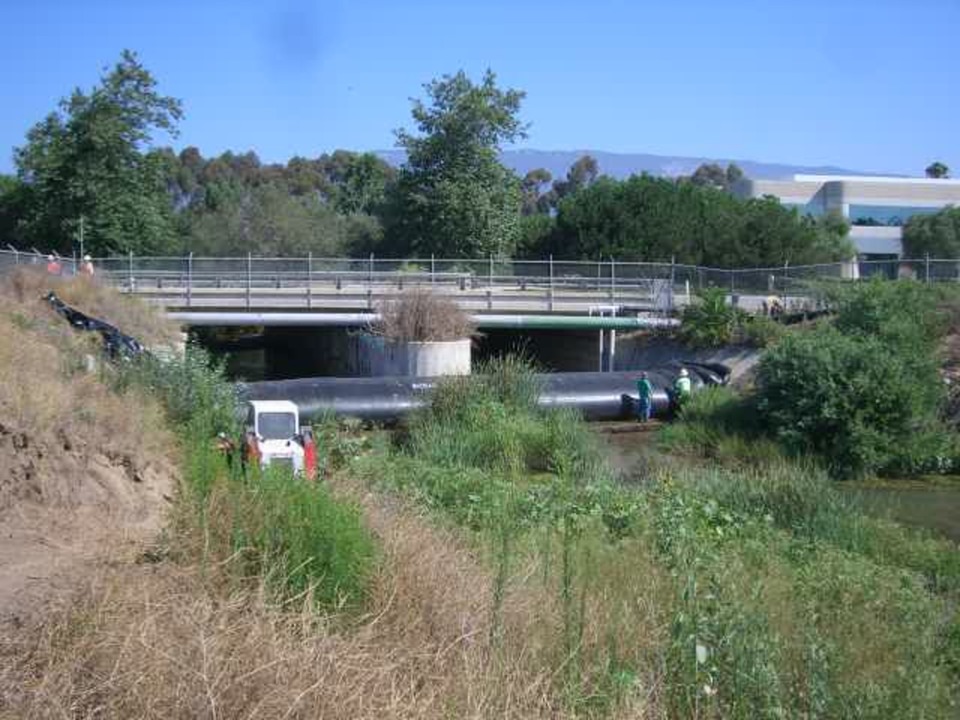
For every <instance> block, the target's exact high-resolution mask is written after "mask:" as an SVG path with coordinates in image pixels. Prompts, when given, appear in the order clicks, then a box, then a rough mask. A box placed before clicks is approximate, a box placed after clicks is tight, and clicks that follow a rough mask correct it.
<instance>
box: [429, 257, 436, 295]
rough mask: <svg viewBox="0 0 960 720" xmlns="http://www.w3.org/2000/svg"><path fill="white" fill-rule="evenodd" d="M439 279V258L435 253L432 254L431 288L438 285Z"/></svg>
mask: <svg viewBox="0 0 960 720" xmlns="http://www.w3.org/2000/svg"><path fill="white" fill-rule="evenodd" d="M436 277H437V258H436V256H435V255H434V254H433V253H430V287H431V288H432V287H433V286H434V284H435V283H436Z"/></svg>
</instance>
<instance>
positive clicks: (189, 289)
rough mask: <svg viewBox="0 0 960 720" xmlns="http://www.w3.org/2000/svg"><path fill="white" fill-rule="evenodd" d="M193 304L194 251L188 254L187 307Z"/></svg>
mask: <svg viewBox="0 0 960 720" xmlns="http://www.w3.org/2000/svg"><path fill="white" fill-rule="evenodd" d="M192 304H193V253H192V252H191V253H190V254H189V255H188V256H187V307H190V306H191V305H192Z"/></svg>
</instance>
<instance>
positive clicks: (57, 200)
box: [15, 50, 182, 254]
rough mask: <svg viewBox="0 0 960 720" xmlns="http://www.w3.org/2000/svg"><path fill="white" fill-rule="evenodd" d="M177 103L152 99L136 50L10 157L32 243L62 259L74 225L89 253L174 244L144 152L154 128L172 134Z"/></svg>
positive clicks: (155, 165)
mask: <svg viewBox="0 0 960 720" xmlns="http://www.w3.org/2000/svg"><path fill="white" fill-rule="evenodd" d="M181 116H182V110H181V105H180V101H179V100H177V99H175V98H172V97H167V96H164V95H161V94H159V93H158V92H157V89H156V81H155V80H154V78H153V76H152V75H151V74H150V73H149V71H148V70H147V69H146V68H144V67H143V65H141V64H140V61H139V60H138V59H137V56H136V54H135V53H133V52H131V51H129V50H124V51H123V53H122V54H121V57H120V60H119V62H118V63H117V64H116V65H115V66H114V67H113V69H112V70H110V72H108V73H107V74H105V75H104V76H103V77H102V78H101V81H100V84H99V85H97V86H96V87H94V88H93V89H92V90H91V91H90V92H89V93H84V92H82V91H80V90H75V91H74V92H73V94H72V95H71V96H70V97H69V98H68V99H64V100H63V101H61V103H60V107H59V109H58V110H57V111H54V112H52V113H51V114H50V115H48V116H47V117H46V118H45V119H44V120H43V121H41V122H39V123H37V125H35V126H34V127H33V128H32V129H31V130H30V131H29V133H28V134H27V144H26V145H24V146H23V147H20V148H18V149H17V150H16V152H15V161H16V165H17V172H18V176H19V178H20V179H21V181H22V182H23V183H25V184H26V185H27V186H28V187H29V189H30V190H29V204H28V207H27V208H25V216H24V218H23V221H24V225H25V232H26V235H27V236H28V238H29V239H30V241H31V242H34V243H36V244H38V245H42V246H47V247H53V248H56V249H59V250H61V251H63V252H68V251H69V250H70V248H71V246H72V245H73V243H74V236H75V234H76V231H77V229H78V225H79V223H80V219H81V218H84V221H85V239H86V246H87V248H88V249H89V250H90V251H91V252H93V253H95V254H103V253H111V252H124V251H127V250H134V251H137V252H156V251H162V250H164V249H165V248H168V247H169V246H170V245H171V244H172V243H173V242H174V240H175V224H174V219H173V214H172V207H171V203H170V198H169V195H168V193H167V188H166V186H165V175H164V162H165V161H164V158H163V157H162V156H161V155H159V154H157V153H152V152H148V151H149V149H150V145H151V142H152V139H153V135H154V133H155V132H157V131H163V132H166V133H168V134H169V135H171V136H176V133H177V122H178V121H179V120H180V118H181Z"/></svg>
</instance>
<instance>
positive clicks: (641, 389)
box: [637, 372, 653, 422]
mask: <svg viewBox="0 0 960 720" xmlns="http://www.w3.org/2000/svg"><path fill="white" fill-rule="evenodd" d="M652 413H653V385H651V384H650V381H649V380H648V379H647V373H646V372H642V373H640V379H639V380H637V420H639V421H640V422H647V420H649V419H650V415H651V414H652Z"/></svg>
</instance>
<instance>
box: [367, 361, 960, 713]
mask: <svg viewBox="0 0 960 720" xmlns="http://www.w3.org/2000/svg"><path fill="white" fill-rule="evenodd" d="M534 391H535V384H534V383H533V378H532V376H531V374H530V373H529V372H528V371H526V370H525V369H524V368H523V365H522V364H518V363H516V362H512V363H510V364H508V365H506V366H504V365H500V364H494V365H493V366H491V367H490V368H488V372H487V373H486V374H484V375H480V376H475V377H473V378H470V379H460V380H456V381H452V382H450V383H448V384H446V385H444V386H441V387H440V388H439V389H438V391H437V393H436V395H435V397H434V400H433V403H432V405H431V407H429V408H428V409H426V410H424V411H423V412H422V413H421V414H420V415H418V416H417V417H416V418H415V419H414V420H413V421H412V422H410V424H409V426H408V427H407V431H406V433H404V434H403V435H402V437H401V439H400V440H399V442H398V444H397V445H396V446H395V447H393V448H389V447H386V448H381V449H379V450H378V451H376V452H374V453H373V454H371V455H368V456H366V457H364V458H362V459H361V460H360V461H359V462H358V463H356V464H355V465H353V466H352V471H353V472H357V473H359V474H361V475H362V476H363V477H364V478H366V480H367V481H368V482H369V483H371V484H372V485H374V486H376V487H379V488H385V489H393V490H394V491H397V492H401V493H404V494H406V495H408V496H410V497H413V498H415V499H416V500H417V501H418V502H420V503H422V504H423V505H425V506H426V507H428V508H431V509H432V510H433V511H434V512H435V513H436V514H437V517H438V519H441V520H444V519H446V520H449V521H451V522H453V523H455V524H456V525H458V526H462V527H464V528H466V529H469V530H470V531H472V534H473V536H474V538H475V541H476V543H477V545H478V548H479V549H480V550H482V551H483V552H484V554H485V556H486V557H487V558H488V561H489V563H490V564H491V565H492V567H493V568H494V569H495V573H494V578H493V580H492V583H493V584H492V587H491V588H490V592H491V594H492V597H493V598H494V607H495V609H497V612H498V613H499V614H498V615H497V617H495V618H494V620H493V628H492V630H491V632H493V633H494V636H495V637H496V633H497V632H498V630H497V628H498V627H500V626H501V624H502V623H503V622H506V619H505V613H506V607H507V605H506V603H507V599H508V598H509V597H511V593H517V592H521V591H522V592H526V593H533V592H536V593H539V594H540V596H541V597H542V599H541V600H540V606H539V609H538V612H539V613H541V614H542V615H543V616H544V617H545V618H548V619H547V620H545V623H544V625H545V626H544V627H538V628H537V629H536V630H535V631H532V632H534V633H535V634H534V636H533V637H531V638H529V639H528V640H529V649H528V650H527V652H528V653H530V654H531V656H532V660H533V661H535V662H537V663H543V664H546V666H547V667H549V668H553V673H552V676H553V677H554V681H553V682H554V685H555V688H556V691H557V692H559V696H560V697H562V698H564V704H565V705H566V706H568V708H569V709H570V710H571V711H573V712H574V713H575V714H583V715H588V716H594V715H613V716H616V715H618V714H620V713H622V712H625V711H627V709H628V708H631V707H636V702H637V698H638V697H639V696H644V697H655V700H654V702H655V703H657V704H659V706H660V707H662V708H663V709H664V710H665V711H666V714H667V715H668V716H670V717H695V716H696V717H728V718H756V717H795V716H811V717H864V718H866V717H875V718H881V717H893V716H908V715H909V716H920V717H939V716H942V715H943V714H944V713H947V712H948V709H949V708H950V707H951V705H950V703H951V702H952V695H951V693H952V691H953V690H952V689H953V688H954V687H955V684H954V683H955V681H956V679H957V676H956V675H955V674H954V672H955V671H954V670H951V668H950V665H949V662H948V659H949V658H955V657H956V656H957V653H958V647H957V645H956V638H955V635H956V633H957V631H956V627H955V623H956V621H955V620H954V619H952V616H951V614H950V613H951V610H950V607H951V604H950V603H951V602H952V601H951V600H950V599H949V598H951V597H953V594H955V593H956V591H957V589H958V588H960V561H958V559H957V556H956V552H955V549H954V548H953V547H952V546H951V545H950V544H949V543H945V542H940V541H935V540H930V539H927V538H925V537H923V536H920V535H918V534H913V533H908V532H906V531H904V530H902V529H901V528H899V527H898V526H896V525H894V524H892V523H888V522H882V521H876V520H869V519H867V518H865V517H863V516H862V515H860V514H859V513H858V512H857V511H856V510H855V509H854V508H853V506H852V505H851V504H849V503H848V502H846V501H845V500H844V499H843V498H842V496H840V495H839V494H838V493H837V492H836V491H835V490H834V489H833V488H832V487H831V480H830V478H829V476H828V475H827V474H826V473H824V472H822V471H820V470H818V469H817V468H816V467H814V466H813V465H812V464H806V463H794V462H791V461H787V460H785V459H784V458H783V457H782V456H781V455H780V454H779V452H778V451H777V449H776V446H775V445H774V444H773V443H772V442H770V441H767V450H766V453H767V454H766V456H765V457H761V456H760V455H759V454H754V455H753V457H752V460H751V462H748V463H746V464H744V463H742V462H740V463H731V464H729V465H726V464H724V465H723V466H721V467H712V468H703V467H699V466H698V465H697V464H696V461H694V464H692V465H691V464H688V463H683V462H678V463H674V464H671V465H665V466H662V467H659V468H654V469H653V470H652V471H650V472H649V473H647V474H646V475H644V476H642V477H641V478H638V480H640V484H639V485H637V486H635V487H631V486H629V485H626V486H624V485H619V484H617V483H616V482H614V481H613V480H612V478H611V475H610V473H609V471H608V470H607V469H606V466H605V463H604V462H603V457H602V455H603V450H602V447H601V446H599V445H598V444H597V441H596V440H594V439H593V436H592V435H591V434H590V433H589V431H588V430H587V428H586V427H585V425H584V424H583V423H582V422H581V421H579V420H578V419H577V418H576V417H574V416H571V415H569V414H567V413H557V412H553V411H545V410H542V409H537V408H536V406H535V405H534V404H533V403H532V401H531V398H532V397H533V395H534ZM742 402H743V401H740V400H738V399H736V398H735V397H733V396H732V395H731V394H730V393H729V391H726V390H725V389H720V390H718V391H716V392H714V393H704V394H701V395H700V396H697V397H696V398H695V399H694V401H693V402H692V403H691V406H690V410H689V412H688V413H685V417H684V420H683V422H682V423H680V424H679V425H677V426H676V427H677V428H682V429H684V430H685V431H686V432H689V430H690V428H692V427H699V428H700V430H699V431H695V432H702V431H703V430H705V429H706V428H707V427H708V426H707V423H706V420H707V419H708V418H709V419H710V420H711V421H715V420H717V419H718V418H720V419H721V422H720V423H719V424H718V425H717V428H718V429H717V430H716V432H717V436H718V437H719V436H738V435H739V437H740V438H741V440H742V442H743V443H744V444H747V443H750V442H752V438H753V437H754V436H755V434H756V433H757V432H758V430H757V428H756V427H751V426H749V425H748V424H745V423H744V418H745V417H747V413H746V412H744V409H743V408H742V407H741V406H740V404H741V403H742ZM690 439H691V436H689V435H688V436H687V440H690ZM682 440H683V438H682V437H681V435H680V434H677V435H675V437H674V442H675V444H674V449H681V448H682V446H683V442H682ZM693 441H694V442H695V443H697V444H701V443H704V442H705V441H704V439H703V438H701V437H699V436H698V437H695V438H693ZM706 442H710V440H709V439H707V440H706ZM742 451H743V447H742V446H741V447H738V448H736V449H732V448H731V449H729V450H728V452H729V456H730V457H731V458H733V457H735V456H737V455H740V454H741V453H742ZM498 618H499V619H498ZM652 668H662V675H660V677H659V680H655V679H654V675H652V674H651V670H652ZM921 676H922V677H923V678H924V681H923V682H917V678H918V677H921Z"/></svg>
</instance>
